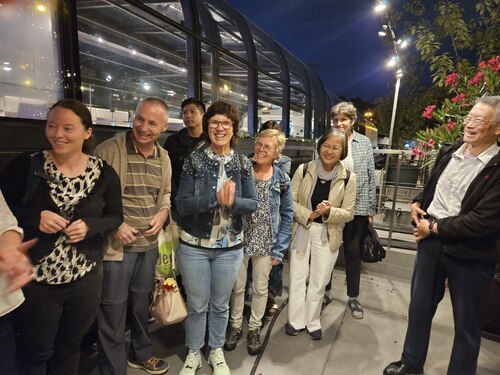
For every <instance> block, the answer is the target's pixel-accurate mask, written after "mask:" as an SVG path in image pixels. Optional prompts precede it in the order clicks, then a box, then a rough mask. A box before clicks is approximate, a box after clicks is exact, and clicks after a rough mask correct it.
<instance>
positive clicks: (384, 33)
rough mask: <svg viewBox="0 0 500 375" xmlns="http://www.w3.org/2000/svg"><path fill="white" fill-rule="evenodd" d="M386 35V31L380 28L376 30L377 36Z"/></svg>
mask: <svg viewBox="0 0 500 375" xmlns="http://www.w3.org/2000/svg"><path fill="white" fill-rule="evenodd" d="M386 35H387V32H385V31H383V30H380V31H379V32H378V36H386Z"/></svg>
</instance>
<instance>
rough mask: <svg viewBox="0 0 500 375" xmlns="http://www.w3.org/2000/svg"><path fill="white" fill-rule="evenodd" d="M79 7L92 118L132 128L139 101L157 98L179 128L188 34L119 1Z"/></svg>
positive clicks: (85, 85)
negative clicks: (164, 104)
mask: <svg viewBox="0 0 500 375" xmlns="http://www.w3.org/2000/svg"><path fill="white" fill-rule="evenodd" d="M77 6H78V8H77V16H78V40H79V43H80V65H81V73H82V92H83V100H84V102H85V103H86V104H87V105H88V106H89V107H91V112H92V118H93V121H94V122H95V123H97V124H102V125H117V126H129V124H130V123H129V121H130V118H131V115H132V114H133V111H134V110H135V108H136V106H137V103H138V102H139V101H140V100H141V99H144V98H146V97H148V96H157V97H160V98H162V99H164V100H165V101H166V102H167V103H168V105H169V107H170V110H171V112H170V118H171V121H170V125H171V126H170V129H172V130H175V129H174V128H172V123H174V122H175V123H176V124H181V121H180V120H179V119H180V104H181V102H182V100H184V99H185V98H186V95H187V70H186V38H185V35H184V34H183V33H182V32H180V31H179V30H177V29H176V28H174V27H172V26H170V25H167V24H166V23H164V22H162V21H160V20H158V19H156V18H155V17H153V16H151V15H149V14H146V13H145V12H142V11H140V10H138V9H136V8H134V7H132V6H130V5H127V6H123V5H122V2H120V1H95V0H92V1H90V0H89V1H84V0H80V1H78V2H77ZM174 119H177V121H175V120H174Z"/></svg>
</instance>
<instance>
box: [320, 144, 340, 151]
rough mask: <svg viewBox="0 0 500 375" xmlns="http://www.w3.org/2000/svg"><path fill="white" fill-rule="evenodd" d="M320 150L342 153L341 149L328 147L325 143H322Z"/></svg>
mask: <svg viewBox="0 0 500 375" xmlns="http://www.w3.org/2000/svg"><path fill="white" fill-rule="evenodd" d="M321 148H322V149H323V150H325V151H334V152H340V151H342V148H341V147H338V146H330V145H327V144H325V143H323V144H322V145H321Z"/></svg>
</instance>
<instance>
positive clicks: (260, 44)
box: [248, 22, 282, 77]
mask: <svg viewBox="0 0 500 375" xmlns="http://www.w3.org/2000/svg"><path fill="white" fill-rule="evenodd" d="M248 24H249V26H250V30H251V31H252V35H253V40H254V43H255V49H256V51H257V64H258V65H259V67H260V68H262V69H264V70H266V71H268V72H269V73H271V74H274V75H275V76H276V77H279V76H280V70H281V68H280V65H279V64H278V61H279V60H280V59H282V57H281V55H280V54H279V53H275V51H274V49H273V48H272V47H271V46H274V44H273V43H272V41H271V39H270V37H268V36H267V35H265V34H264V33H263V32H262V31H261V30H260V29H258V28H257V26H255V25H253V24H252V23H251V22H248ZM276 52H277V51H276Z"/></svg>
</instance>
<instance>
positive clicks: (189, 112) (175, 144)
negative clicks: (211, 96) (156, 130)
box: [163, 98, 205, 222]
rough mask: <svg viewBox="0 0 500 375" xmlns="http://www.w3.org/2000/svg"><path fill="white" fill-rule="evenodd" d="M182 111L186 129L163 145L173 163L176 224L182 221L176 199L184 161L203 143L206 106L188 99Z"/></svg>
mask: <svg viewBox="0 0 500 375" xmlns="http://www.w3.org/2000/svg"><path fill="white" fill-rule="evenodd" d="M181 111H182V121H183V122H184V125H185V128H183V129H181V130H180V131H179V132H177V133H176V134H174V135H171V136H170V137H168V138H167V140H166V141H165V144H164V145H163V147H164V148H165V150H167V151H168V156H169V157H170V162H171V163H172V195H171V199H170V201H171V207H172V210H171V211H172V217H173V219H174V220H175V222H178V220H179V219H180V215H177V212H176V209H175V197H176V195H177V188H178V186H179V181H180V179H181V174H182V165H183V164H184V159H185V158H186V156H188V155H189V154H190V153H191V152H192V151H194V150H195V149H197V147H198V146H201V143H202V142H203V136H202V133H203V129H202V126H201V119H202V118H203V114H204V113H205V104H203V102H202V101H201V100H198V99H195V98H187V99H186V100H184V101H183V102H182V103H181Z"/></svg>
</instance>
